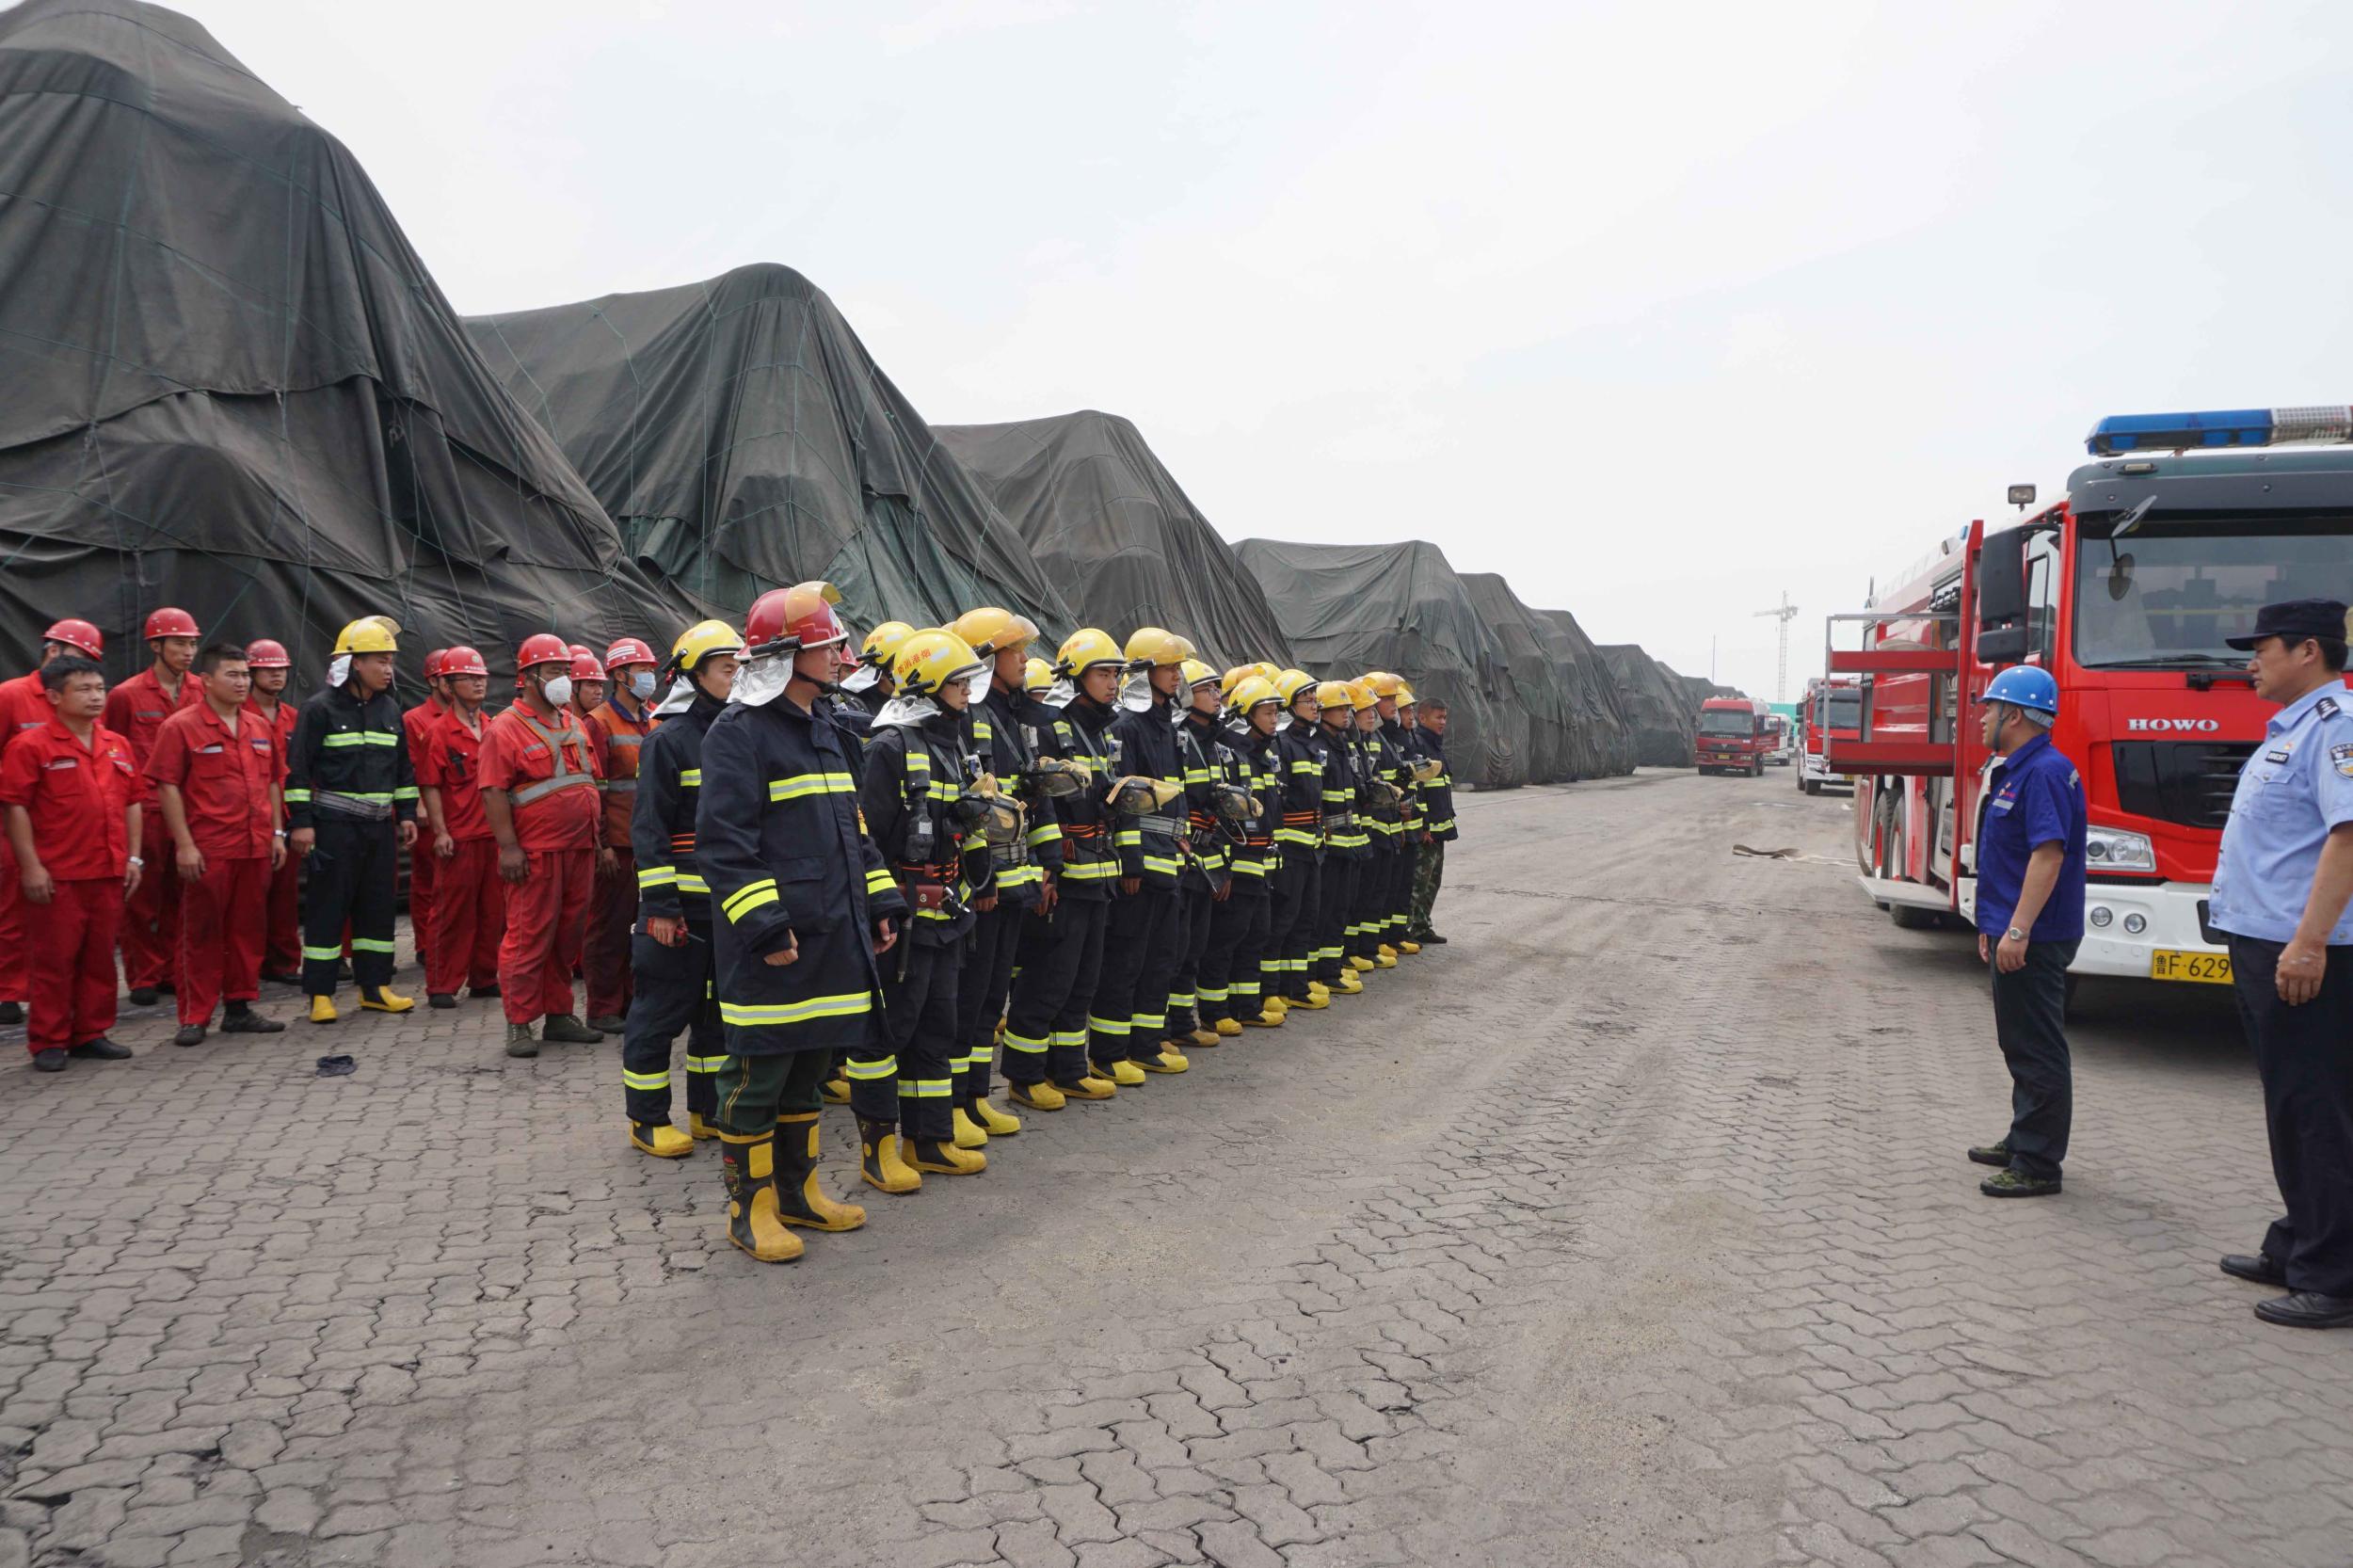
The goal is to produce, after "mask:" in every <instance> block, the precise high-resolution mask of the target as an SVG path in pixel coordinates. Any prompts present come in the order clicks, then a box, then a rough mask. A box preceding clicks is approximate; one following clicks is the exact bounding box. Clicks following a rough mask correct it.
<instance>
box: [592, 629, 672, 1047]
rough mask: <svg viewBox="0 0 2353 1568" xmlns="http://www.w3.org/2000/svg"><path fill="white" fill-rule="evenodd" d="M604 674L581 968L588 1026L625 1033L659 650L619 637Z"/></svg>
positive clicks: (596, 712)
mask: <svg viewBox="0 0 2353 1568" xmlns="http://www.w3.org/2000/svg"><path fill="white" fill-rule="evenodd" d="M604 669H605V677H606V680H607V682H608V685H609V690H608V693H607V695H606V696H605V699H604V701H603V702H601V703H600V704H599V705H598V706H597V707H595V708H593V709H590V710H589V711H588V712H587V713H586V714H585V715H584V717H583V719H582V721H581V722H582V723H584V724H585V725H586V726H587V727H588V744H590V745H591V746H593V747H594V748H595V749H596V753H597V771H598V772H599V773H600V775H602V776H603V783H602V786H601V789H602V794H601V795H600V799H601V800H602V802H603V806H604V820H603V824H602V837H601V840H600V842H599V845H598V849H597V874H596V883H595V886H594V888H593V889H592V890H591V891H590V893H589V898H588V935H587V936H586V938H585V939H584V941H583V942H582V944H581V953H580V962H581V968H582V969H583V971H584V973H585V974H586V976H587V982H588V1027H589V1028H590V1029H595V1030H601V1031H603V1032H605V1033H607V1034H618V1033H620V1032H622V1029H621V1026H622V1020H623V1019H624V1018H626V1017H627V1016H628V1014H629V1005H630V989H631V985H630V976H631V969H632V964H631V955H632V937H631V935H630V932H631V928H632V927H633V926H634V925H635V924H636V923H637V859H636V855H635V852H634V851H633V850H632V848H631V842H632V840H631V832H632V826H631V824H632V822H633V821H634V820H635V814H636V806H637V762H638V759H639V757H640V755H641V754H642V753H641V750H640V748H641V747H643V746H644V744H645V743H646V737H647V736H648V735H649V734H651V733H652V732H653V727H654V725H655V723H656V720H655V718H654V715H653V696H654V684H655V683H654V656H653V649H652V648H650V647H648V645H647V644H646V643H645V642H644V641H643V640H642V639H640V638H636V637H622V638H619V639H617V640H616V641H615V642H614V643H613V645H612V646H611V647H610V648H606V649H605V650H604ZM578 700H579V697H578V695H577V694H575V696H574V701H578Z"/></svg>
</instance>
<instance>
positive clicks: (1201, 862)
mask: <svg viewBox="0 0 2353 1568" xmlns="http://www.w3.org/2000/svg"><path fill="white" fill-rule="evenodd" d="M1230 760H1232V753H1230V752H1229V751H1227V750H1226V748H1225V736H1224V733H1223V729H1222V727H1221V726H1220V725H1219V724H1218V722H1217V718H1216V716H1215V715H1214V714H1209V713H1198V712H1191V711H1188V712H1186V714H1185V716H1184V717H1182V718H1180V719H1178V720H1177V761H1178V763H1179V764H1181V765H1182V766H1183V768H1184V770H1185V826H1186V844H1185V873H1184V884H1185V886H1186V887H1188V888H1201V889H1203V890H1207V891H1214V890H1215V889H1217V888H1220V887H1222V886H1224V885H1225V881H1226V879H1227V878H1228V877H1229V876H1231V875H1232V873H1233V855H1232V849H1233V840H1231V839H1229V838H1227V837H1226V836H1225V830H1224V829H1223V828H1222V827H1221V826H1220V825H1219V818H1218V814H1217V797H1216V795H1215V793H1214V791H1215V789H1216V787H1217V785H1218V784H1219V783H1220V782H1222V781H1225V780H1227V779H1228V778H1229V777H1230V776H1231V774H1230V770H1229V768H1228V766H1227V763H1228V762H1230Z"/></svg>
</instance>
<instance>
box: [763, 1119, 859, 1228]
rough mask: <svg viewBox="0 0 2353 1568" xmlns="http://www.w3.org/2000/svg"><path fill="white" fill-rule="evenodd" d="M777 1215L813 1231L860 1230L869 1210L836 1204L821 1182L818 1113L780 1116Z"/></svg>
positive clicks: (850, 1204) (777, 1138)
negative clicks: (818, 1167)
mask: <svg viewBox="0 0 2353 1568" xmlns="http://www.w3.org/2000/svg"><path fill="white" fill-rule="evenodd" d="M776 1217H777V1218H778V1219H781V1220H782V1221H783V1222H784V1223H785V1224H788V1225H807V1226H808V1228H809V1229H811V1230H856V1229H857V1227H858V1226H860V1225H862V1224H865V1223H866V1210H865V1209H863V1208H859V1207H858V1206H857V1205H856V1204H854V1203H836V1202H835V1201H834V1200H833V1199H831V1198H829V1197H827V1196H826V1195H825V1193H824V1190H823V1189H822V1188H820V1187H819V1186H818V1185H817V1112H814V1111H804V1112H798V1113H796V1114H793V1115H790V1116H778V1117H777V1118H776Z"/></svg>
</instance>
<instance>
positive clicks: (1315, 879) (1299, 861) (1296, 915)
mask: <svg viewBox="0 0 2353 1568" xmlns="http://www.w3.org/2000/svg"><path fill="white" fill-rule="evenodd" d="M1322 871H1323V869H1322V865H1321V862H1320V861H1319V860H1318V859H1317V856H1316V852H1315V851H1314V850H1312V849H1302V848H1300V847H1299V846H1297V845H1293V846H1291V847H1290V848H1289V849H1286V850H1284V851H1283V858H1282V862H1281V864H1279V865H1277V866H1276V867H1275V868H1274V878H1273V881H1274V886H1273V888H1270V889H1269V891H1270V892H1271V893H1273V903H1272V904H1270V905H1269V906H1268V909H1267V952H1268V954H1269V956H1270V957H1271V958H1272V959H1273V963H1274V968H1273V969H1267V968H1264V966H1263V964H1262V965H1261V968H1260V972H1261V974H1263V975H1264V976H1266V978H1265V979H1264V980H1263V981H1262V982H1261V984H1267V985H1271V986H1272V987H1273V995H1276V996H1281V997H1287V998H1289V1000H1292V1001H1305V1000H1307V977H1308V972H1309V969H1310V968H1311V961H1310V949H1311V948H1312V947H1313V945H1314V940H1315V917H1316V911H1317V910H1318V909H1319V908H1321V906H1322V897H1323V886H1322V883H1323V874H1322Z"/></svg>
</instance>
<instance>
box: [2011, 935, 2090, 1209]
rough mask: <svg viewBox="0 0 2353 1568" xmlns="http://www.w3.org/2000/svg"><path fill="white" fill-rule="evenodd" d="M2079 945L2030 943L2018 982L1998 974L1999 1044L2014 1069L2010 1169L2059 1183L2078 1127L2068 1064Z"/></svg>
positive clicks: (2014, 975)
mask: <svg viewBox="0 0 2353 1568" xmlns="http://www.w3.org/2000/svg"><path fill="white" fill-rule="evenodd" d="M2080 945H2081V944H2079V943H2075V942H2029V943H2028V944H2027V945H2026V962H2025V965H2024V966H2023V967H2022V968H2020V969H2019V970H2018V972H2017V973H2015V974H2004V973H2003V972H2002V969H2001V967H2000V966H1999V965H1995V966H1993V1036H1994V1038H1995V1039H1996V1040H1998V1041H1999V1042H2000V1043H2001V1047H2002V1060H2003V1061H2004V1062H2005V1063H2007V1064H2009V1081H2010V1091H2009V1168H2010V1169H2011V1170H2013V1171H2016V1172H2018V1173H2020V1174H2021V1175H2023V1176H2041V1177H2044V1178H2046V1179H2047V1178H2049V1177H2054V1176H2057V1175H2058V1174H2059V1166H2060V1164H2061V1163H2062V1162H2063V1161H2064V1160H2066V1159H2067V1135H2068V1131H2069V1129H2070V1128H2072V1127H2073V1124H2074V1120H2075V1080H2074V1072H2073V1067H2072V1066H2071V1065H2070V1064H2069V1061H2068V1056H2067V1030H2066V1016H2067V966H2068V965H2070V964H2072V963H2073V962H2074V961H2075V949H2076V948H2077V947H2078V946H2080Z"/></svg>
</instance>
